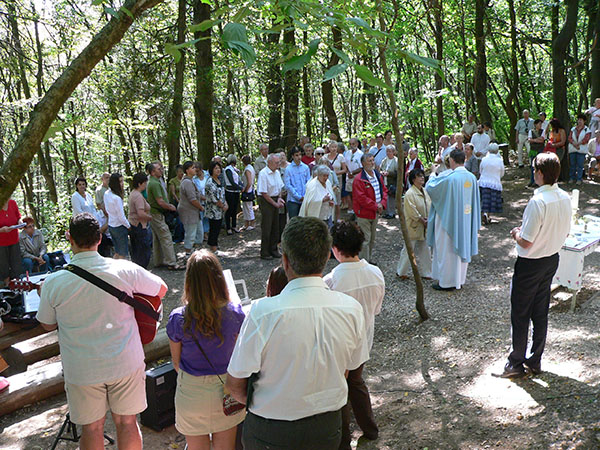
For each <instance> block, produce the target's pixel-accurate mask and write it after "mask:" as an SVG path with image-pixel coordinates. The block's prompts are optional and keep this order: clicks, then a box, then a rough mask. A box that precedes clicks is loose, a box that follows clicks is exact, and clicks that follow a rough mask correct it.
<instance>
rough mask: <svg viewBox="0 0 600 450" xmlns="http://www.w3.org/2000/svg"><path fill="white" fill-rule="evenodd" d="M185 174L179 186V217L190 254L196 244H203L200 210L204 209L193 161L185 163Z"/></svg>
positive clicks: (185, 246)
mask: <svg viewBox="0 0 600 450" xmlns="http://www.w3.org/2000/svg"><path fill="white" fill-rule="evenodd" d="M183 172H184V173H185V176H184V177H183V179H182V180H181V184H180V186H179V205H178V206H177V212H178V213H179V219H180V220H181V223H183V228H184V230H185V237H184V239H183V247H184V248H185V251H186V252H187V254H188V255H190V254H191V253H192V249H193V247H194V244H198V245H202V240H203V239H204V227H203V226H202V220H200V212H201V211H204V207H203V206H202V203H200V192H199V191H198V187H197V186H196V185H195V184H194V181H193V177H194V175H195V174H196V167H194V163H193V162H192V161H186V162H185V164H184V165H183Z"/></svg>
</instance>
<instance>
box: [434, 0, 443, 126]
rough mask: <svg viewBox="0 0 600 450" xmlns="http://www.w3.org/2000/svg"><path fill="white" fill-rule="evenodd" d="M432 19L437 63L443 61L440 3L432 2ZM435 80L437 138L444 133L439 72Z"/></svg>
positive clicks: (441, 84) (436, 73)
mask: <svg viewBox="0 0 600 450" xmlns="http://www.w3.org/2000/svg"><path fill="white" fill-rule="evenodd" d="M432 9H433V17H434V34H435V58H436V59H437V60H438V61H443V53H444V38H443V27H444V23H443V22H442V1H441V0H433V1H432ZM433 77H434V80H435V90H436V92H437V96H436V98H435V112H436V117H437V131H438V136H441V135H443V134H444V133H445V131H444V130H445V126H444V97H443V96H442V89H444V79H443V78H442V73H441V71H436V72H435V74H434V75H433Z"/></svg>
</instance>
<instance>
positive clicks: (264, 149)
mask: <svg viewBox="0 0 600 450" xmlns="http://www.w3.org/2000/svg"><path fill="white" fill-rule="evenodd" d="M258 150H259V151H260V155H259V157H258V158H256V160H255V161H254V172H256V173H260V171H261V170H263V169H264V168H265V167H267V155H268V154H269V145H268V144H260V145H259V146H258Z"/></svg>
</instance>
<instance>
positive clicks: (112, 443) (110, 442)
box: [104, 433, 115, 445]
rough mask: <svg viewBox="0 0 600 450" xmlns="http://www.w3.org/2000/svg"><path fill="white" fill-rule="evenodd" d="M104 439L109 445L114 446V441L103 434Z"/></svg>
mask: <svg viewBox="0 0 600 450" xmlns="http://www.w3.org/2000/svg"><path fill="white" fill-rule="evenodd" d="M104 439H106V440H107V441H108V443H109V444H110V445H115V440H114V439H113V438H111V437H110V436H109V435H108V434H106V433H104Z"/></svg>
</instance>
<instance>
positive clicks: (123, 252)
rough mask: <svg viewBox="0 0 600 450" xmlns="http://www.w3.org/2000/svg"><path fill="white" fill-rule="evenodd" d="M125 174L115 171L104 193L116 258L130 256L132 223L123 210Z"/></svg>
mask: <svg viewBox="0 0 600 450" xmlns="http://www.w3.org/2000/svg"><path fill="white" fill-rule="evenodd" d="M123 190H124V189H123V175H121V174H120V173H113V174H112V175H111V176H110V179H109V180H108V190H107V191H106V192H105V193H104V209H106V214H108V231H110V237H111V238H112V241H113V245H114V246H115V255H114V258H115V259H127V257H128V256H129V239H127V237H128V236H129V228H131V224H130V223H129V220H127V217H125V211H124V210H123V195H124V193H123Z"/></svg>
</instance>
